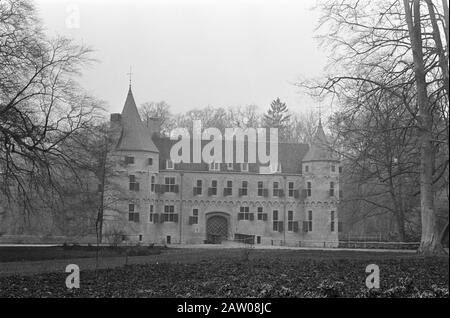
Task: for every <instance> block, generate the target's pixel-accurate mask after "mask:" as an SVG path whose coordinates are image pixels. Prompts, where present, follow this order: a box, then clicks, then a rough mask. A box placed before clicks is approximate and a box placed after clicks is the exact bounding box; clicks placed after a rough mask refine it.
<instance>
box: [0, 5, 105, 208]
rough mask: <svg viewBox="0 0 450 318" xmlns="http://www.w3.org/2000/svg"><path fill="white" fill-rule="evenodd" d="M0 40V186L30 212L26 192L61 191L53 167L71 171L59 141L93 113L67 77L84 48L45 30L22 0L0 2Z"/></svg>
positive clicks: (84, 57)
mask: <svg viewBox="0 0 450 318" xmlns="http://www.w3.org/2000/svg"><path fill="white" fill-rule="evenodd" d="M0 43H1V45H0V171H1V175H0V176H1V180H0V182H1V183H0V191H1V193H2V194H3V195H4V196H6V197H7V198H8V199H9V200H17V201H20V202H22V203H23V207H24V209H25V210H27V211H31V208H32V204H33V202H36V198H35V197H34V196H43V195H59V196H61V191H60V190H61V188H60V187H59V186H58V180H57V178H56V177H57V175H58V171H62V170H64V169H68V170H73V165H72V164H73V162H72V161H71V158H70V157H68V156H67V154H66V153H64V152H63V151H62V145H63V144H64V143H65V142H66V141H67V140H68V139H69V138H70V137H71V136H72V134H74V133H75V132H78V131H81V130H83V129H85V128H86V127H87V126H88V125H89V124H90V123H91V122H93V121H95V120H96V119H97V118H98V116H99V114H98V110H99V108H98V104H97V103H96V102H95V100H94V99H93V98H92V97H90V96H89V95H87V94H85V93H83V91H82V90H81V89H80V88H79V87H78V85H77V83H76V82H75V81H74V75H76V74H78V73H79V72H80V71H81V68H82V67H83V66H84V65H85V64H86V63H87V62H89V61H90V59H89V53H90V50H89V49H88V48H86V47H83V46H79V45H76V44H74V43H73V42H72V41H71V40H68V39H65V38H56V39H49V38H48V37H46V36H45V35H44V33H43V31H42V30H41V28H40V26H39V20H38V19H37V17H36V14H35V9H34V7H33V5H32V4H31V3H30V2H29V1H26V0H6V1H1V3H0ZM44 186H45V187H47V186H49V187H50V188H51V191H48V189H45V187H44ZM31 189H34V191H33V192H31V191H30V190H31ZM44 189H45V190H44Z"/></svg>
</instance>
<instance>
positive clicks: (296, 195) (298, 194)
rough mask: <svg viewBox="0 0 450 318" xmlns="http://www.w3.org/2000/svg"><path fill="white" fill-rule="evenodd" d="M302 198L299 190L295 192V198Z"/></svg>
mask: <svg viewBox="0 0 450 318" xmlns="http://www.w3.org/2000/svg"><path fill="white" fill-rule="evenodd" d="M299 196H300V193H299V191H298V189H295V190H294V198H296V199H298V197H299Z"/></svg>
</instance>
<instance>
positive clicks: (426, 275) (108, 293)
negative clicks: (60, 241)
mask: <svg viewBox="0 0 450 318" xmlns="http://www.w3.org/2000/svg"><path fill="white" fill-rule="evenodd" d="M113 259H114V258H111V262H112V261H113ZM78 260H80V261H82V260H83V259H78ZM88 260H90V259H85V260H84V261H88ZM114 260H115V259H114ZM66 261H67V264H70V263H72V262H74V261H76V259H68V260H66ZM46 262H47V263H49V264H51V263H52V261H46ZM117 262H118V263H111V264H110V265H111V266H107V267H108V268H103V269H100V270H98V271H97V272H96V271H95V270H91V269H90V270H83V268H84V267H83V266H84V265H83V264H81V265H80V268H81V278H80V289H73V290H68V289H67V288H66V285H65V280H66V277H67V275H68V274H66V273H64V271H63V270H59V271H58V272H54V273H40V274H34V275H14V276H3V277H0V297H448V284H449V276H448V275H449V274H448V273H449V259H448V256H447V257H440V258H422V257H419V256H416V255H415V254H401V253H395V254H394V253H371V252H352V251H299V250H248V249H223V250H222V249H211V250H202V249H191V250H187V249H182V250H177V249H168V250H162V251H161V253H160V254H157V255H156V254H155V255H147V256H135V257H130V258H129V259H128V260H127V263H128V264H131V265H125V266H124V263H123V259H122V258H121V259H119V260H118V261H117ZM8 264H9V265H14V266H19V264H20V263H3V266H5V267H4V268H6V266H7V265H8ZM16 264H17V265H16ZM30 264H31V265H32V264H34V263H33V262H28V263H26V262H24V263H23V265H24V266H25V265H30ZM75 264H76V262H75ZM86 264H87V263H86ZM369 264H377V265H378V266H379V268H380V285H381V286H380V287H381V288H380V290H378V291H376V292H368V290H367V288H366V286H365V280H366V277H367V275H368V274H367V273H366V272H365V269H366V266H367V265H369ZM49 268H50V267H49ZM1 269H2V264H0V272H1Z"/></svg>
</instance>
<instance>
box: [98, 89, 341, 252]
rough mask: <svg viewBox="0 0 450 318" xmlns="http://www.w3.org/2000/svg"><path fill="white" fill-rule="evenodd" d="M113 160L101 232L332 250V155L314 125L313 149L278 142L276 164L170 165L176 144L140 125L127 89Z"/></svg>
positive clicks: (135, 238) (147, 239)
mask: <svg viewBox="0 0 450 318" xmlns="http://www.w3.org/2000/svg"><path fill="white" fill-rule="evenodd" d="M111 127H113V128H115V129H116V131H118V140H117V146H116V148H115V150H114V152H113V154H112V155H113V156H114V157H115V158H116V159H117V160H118V162H120V164H118V165H117V176H116V177H115V179H116V181H117V183H118V184H119V185H120V187H121V188H122V190H123V193H124V194H123V199H122V200H118V201H117V202H116V203H115V204H114V208H109V209H107V210H106V211H105V213H104V225H103V233H104V235H105V237H106V236H107V235H108V233H112V232H114V231H116V232H117V231H119V233H121V236H122V240H127V241H132V242H142V243H143V244H148V243H156V244H202V243H221V242H224V241H231V240H232V241H240V242H246V243H250V244H261V245H284V246H316V247H336V246H337V245H338V242H339V241H338V232H339V231H340V228H341V224H340V222H338V203H339V198H340V195H339V194H340V191H339V174H340V172H341V168H340V162H339V158H338V157H337V156H336V155H334V154H333V152H332V151H330V150H329V147H328V146H327V138H326V136H325V133H324V131H323V127H322V124H321V123H320V122H319V125H318V127H317V130H316V133H315V136H314V141H313V143H312V145H310V146H309V145H307V144H294V143H279V145H278V158H279V159H278V160H279V161H278V162H279V164H278V167H277V169H276V171H275V172H273V173H266V172H267V167H264V166H262V165H260V164H258V163H211V164H207V163H204V162H202V163H185V162H181V163H174V162H172V161H171V160H170V149H171V147H172V145H173V144H175V142H176V141H175V140H171V139H170V138H168V137H163V136H160V135H159V127H158V123H157V121H156V120H153V121H150V122H149V123H147V124H144V123H143V122H142V121H141V118H140V116H139V113H138V110H137V107H136V103H135V101H134V97H133V93H132V90H131V87H130V89H129V91H128V95H127V98H126V101H125V105H124V107H123V111H122V113H121V114H111Z"/></svg>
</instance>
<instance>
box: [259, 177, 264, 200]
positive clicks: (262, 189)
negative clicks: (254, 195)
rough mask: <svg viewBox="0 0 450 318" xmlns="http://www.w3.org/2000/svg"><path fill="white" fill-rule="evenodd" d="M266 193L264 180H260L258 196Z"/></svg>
mask: <svg viewBox="0 0 450 318" xmlns="http://www.w3.org/2000/svg"><path fill="white" fill-rule="evenodd" d="M263 195H264V182H262V181H258V196H259V197H262V196H263Z"/></svg>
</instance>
